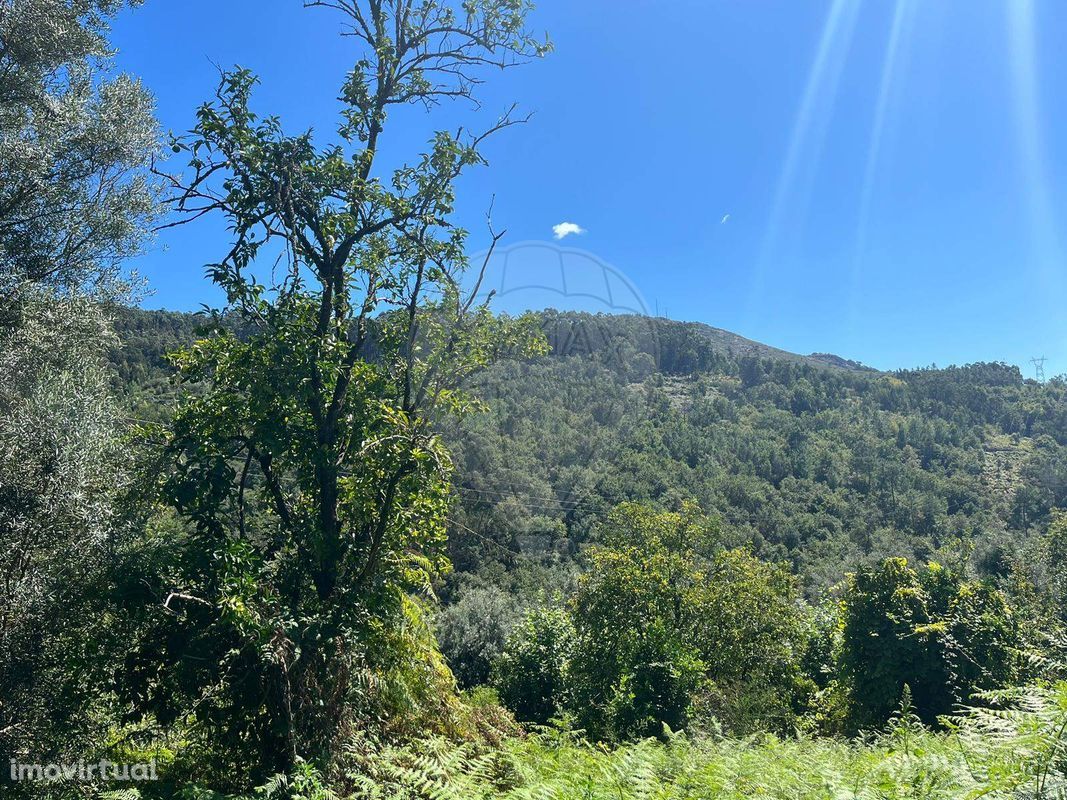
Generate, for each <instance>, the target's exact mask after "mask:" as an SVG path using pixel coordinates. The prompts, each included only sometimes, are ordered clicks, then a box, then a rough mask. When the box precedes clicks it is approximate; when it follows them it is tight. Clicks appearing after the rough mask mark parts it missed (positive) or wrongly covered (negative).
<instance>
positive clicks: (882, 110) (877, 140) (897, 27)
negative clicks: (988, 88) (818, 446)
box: [849, 0, 917, 318]
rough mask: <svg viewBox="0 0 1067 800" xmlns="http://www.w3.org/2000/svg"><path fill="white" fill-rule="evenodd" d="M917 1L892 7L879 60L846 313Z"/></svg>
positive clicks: (857, 276) (860, 262) (852, 310)
mask: <svg viewBox="0 0 1067 800" xmlns="http://www.w3.org/2000/svg"><path fill="white" fill-rule="evenodd" d="M916 9H917V4H916V2H915V0H897V2H896V5H895V7H894V9H893V21H892V24H891V25H890V29H889V39H888V41H887V43H886V49H885V59H884V61H883V62H882V76H881V79H880V81H879V85H878V99H877V101H876V103H875V109H874V120H873V122H872V124H871V143H870V147H869V148H868V150H867V164H866V166H865V167H864V170H863V183H862V185H861V188H860V200H859V209H858V212H857V225H856V241H855V252H854V254H853V259H852V274H851V280H850V281H849V289H850V291H849V314H850V317H852V318H854V317H855V314H856V296H857V293H858V291H859V279H860V274H861V271H862V265H863V260H864V258H865V257H866V255H867V240H868V235H869V232H870V217H871V202H872V200H873V198H874V188H875V183H876V180H877V177H878V168H879V165H880V163H881V157H882V143H883V141H884V139H885V134H886V128H887V126H888V122H889V110H890V101H891V100H892V98H893V97H894V91H893V90H894V85H895V83H896V79H897V75H898V74H899V72H900V66H901V64H902V63H903V61H904V58H903V56H904V50H905V48H906V43H907V42H908V41H909V39H910V37H909V34H910V32H911V29H912V25H913V23H914V20H915V12H916Z"/></svg>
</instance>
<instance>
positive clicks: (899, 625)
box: [839, 558, 1018, 730]
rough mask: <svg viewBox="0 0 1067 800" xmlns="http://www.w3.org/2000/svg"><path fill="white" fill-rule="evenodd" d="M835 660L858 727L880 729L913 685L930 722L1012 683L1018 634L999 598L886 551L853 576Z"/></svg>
mask: <svg viewBox="0 0 1067 800" xmlns="http://www.w3.org/2000/svg"><path fill="white" fill-rule="evenodd" d="M842 603H843V606H842V607H843V630H842V641H841V651H840V655H839V667H840V669H841V671H842V676H843V678H844V681H845V685H846V686H847V687H848V691H849V714H850V716H851V725H852V729H853V730H859V729H861V728H872V727H879V726H881V725H883V724H885V722H886V721H887V720H888V719H889V718H890V716H891V715H892V714H893V712H894V710H895V709H896V708H897V707H898V706H899V705H900V698H901V696H902V693H903V691H904V687H905V685H907V686H908V687H910V691H911V695H912V698H913V701H914V703H915V710H916V713H918V715H919V717H920V718H921V719H922V720H923V721H924V722H926V723H927V724H933V723H936V722H937V719H938V717H939V716H941V715H944V714H949V713H951V712H952V711H953V710H954V708H955V706H957V705H958V704H961V703H964V702H967V701H969V700H970V699H971V696H972V695H973V694H974V692H975V691H978V690H983V689H994V688H998V687H1001V686H1004V685H1007V684H1008V683H1009V682H1010V680H1011V679H1012V677H1013V675H1014V669H1015V653H1016V651H1017V648H1018V637H1017V634H1016V630H1015V624H1014V620H1013V618H1012V613H1011V610H1010V609H1009V607H1008V605H1007V603H1006V601H1005V599H1004V597H1003V595H1002V594H1001V593H1000V592H999V591H997V590H996V589H993V588H991V587H989V586H988V585H986V584H982V583H977V582H969V581H965V580H963V579H962V578H961V577H960V576H959V575H958V574H956V573H954V572H952V571H950V570H947V569H945V568H944V567H941V566H940V565H938V564H928V565H927V566H926V567H925V568H923V569H922V570H919V571H916V570H914V569H912V568H911V567H909V566H908V564H907V561H906V560H905V559H903V558H890V559H886V560H885V561H883V562H882V563H881V564H880V565H878V566H868V567H864V568H863V569H860V570H859V571H857V572H856V573H855V574H854V575H852V576H850V578H849V582H848V587H847V589H846V592H845V596H844V599H843V601H842Z"/></svg>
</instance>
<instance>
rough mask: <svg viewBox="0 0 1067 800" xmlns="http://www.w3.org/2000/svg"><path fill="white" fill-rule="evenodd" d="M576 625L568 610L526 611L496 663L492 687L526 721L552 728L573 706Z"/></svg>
mask: <svg viewBox="0 0 1067 800" xmlns="http://www.w3.org/2000/svg"><path fill="white" fill-rule="evenodd" d="M574 644H575V632H574V623H573V622H572V621H571V618H570V614H568V613H567V610H566V609H565V608H562V607H559V606H546V607H542V608H532V609H530V610H529V611H527V612H526V616H525V617H524V618H523V620H522V622H520V623H519V624H518V625H517V626H516V627H515V630H513V631H512V633H511V635H510V636H509V637H508V639H507V641H506V642H505V644H504V650H503V652H502V653H501V654H500V657H499V658H498V659H497V660H496V662H495V663H494V664H493V684H494V685H495V686H496V688H497V691H498V692H499V693H500V699H501V700H502V701H503V703H504V705H505V706H507V707H508V708H509V709H511V710H512V711H513V712H514V714H515V716H516V718H517V719H519V720H520V721H522V722H536V723H538V724H541V725H544V724H547V723H548V721H549V720H551V719H552V718H553V717H558V716H560V715H561V714H562V713H563V711H564V710H565V709H566V708H567V706H568V700H569V695H568V690H569V688H570V664H571V657H572V655H573V651H574Z"/></svg>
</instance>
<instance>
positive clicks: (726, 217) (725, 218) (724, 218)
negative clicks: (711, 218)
mask: <svg viewBox="0 0 1067 800" xmlns="http://www.w3.org/2000/svg"><path fill="white" fill-rule="evenodd" d="M729 221H730V215H729V214H723V215H722V219H721V220H719V224H720V225H725V224H726V223H727V222H729Z"/></svg>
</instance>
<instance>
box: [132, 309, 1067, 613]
mask: <svg viewBox="0 0 1067 800" xmlns="http://www.w3.org/2000/svg"><path fill="white" fill-rule="evenodd" d="M540 317H541V322H542V327H543V329H544V331H545V334H546V336H547V338H548V340H549V342H550V344H551V346H552V354H551V355H550V356H549V357H547V358H543V359H538V360H534V361H528V362H517V361H505V362H502V363H499V364H497V365H495V366H493V367H492V368H491V369H490V370H488V371H487V372H486V373H485V374H483V375H482V376H481V377H480V379H479V381H478V384H477V386H475V387H473V388H474V391H475V392H476V393H477V394H478V395H479V396H481V397H482V398H483V399H485V401H486V403H487V406H488V410H487V411H486V412H485V413H482V414H476V415H473V416H471V417H468V418H465V419H463V420H460V421H457V422H454V423H452V424H450V425H449V427H448V428H447V429H446V430H444V431H443V433H444V435H445V436H446V438H447V439H448V441H449V444H450V448H451V451H452V453H453V456H454V459H455V462H456V465H457V472H456V491H457V496H458V500H457V506H456V508H455V510H454V513H453V515H452V519H453V523H454V530H453V535H452V537H451V541H450V548H451V555H452V559H453V562H454V564H455V566H456V569H457V572H458V574H459V576H460V577H456V578H453V579H452V580H451V582H450V584H449V585H447V586H445V587H443V589H444V594H445V596H446V597H447V596H448V595H449V592H450V591H451V588H450V587H452V586H453V585H458V584H459V583H462V582H463V581H466V580H474V579H475V577H476V576H478V575H481V576H483V578H484V579H485V580H490V579H489V578H485V577H484V576H486V575H490V574H493V575H496V577H494V578H492V579H491V580H492V581H496V582H499V581H501V580H517V578H515V577H514V576H515V575H516V574H522V575H527V576H529V575H532V574H537V575H538V576H539V577H538V578H537V579H536V581H535V582H540V583H541V584H543V585H551V584H552V582H553V581H561V580H565V579H566V575H568V574H569V570H570V565H572V564H573V563H574V561H575V559H576V558H578V557H579V556H580V553H581V551H582V549H583V547H584V546H585V545H586V543H588V542H589V541H590V540H591V538H593V537H595V531H596V526H597V523H598V521H599V520H601V519H603V517H604V515H605V514H606V513H607V512H608V510H609V509H611V508H612V507H613V506H614V505H615V504H617V503H619V502H622V501H625V500H642V501H647V502H651V503H655V504H659V505H662V506H667V507H672V506H678V505H680V504H682V503H684V502H694V503H696V504H697V505H699V506H700V507H702V508H703V509H704V510H705V511H707V512H709V513H711V514H714V515H717V516H718V517H719V518H720V519H722V520H723V522H724V523H725V527H726V530H727V531H728V535H729V536H730V537H731V539H732V541H733V542H734V543H737V544H742V545H746V546H748V547H750V548H751V549H753V550H754V551H755V552H756V553H758V554H759V555H761V556H763V557H764V558H768V559H774V560H784V561H787V562H788V563H789V564H790V566H791V568H792V569H793V570H794V571H795V572H796V573H797V574H798V575H800V576H801V578H802V580H803V583H804V585H805V586H806V587H807V590H808V591H809V593H812V594H817V593H819V592H821V591H822V590H823V589H824V588H825V587H827V586H829V585H831V584H833V583H835V582H837V581H838V580H840V578H841V576H842V575H843V574H844V572H845V571H847V570H849V569H853V568H855V566H856V565H857V564H860V563H862V562H864V561H865V560H870V559H874V558H879V557H883V556H887V555H905V556H909V557H911V558H915V559H934V558H936V559H940V560H943V561H949V562H963V561H970V562H971V563H972V565H974V566H975V567H976V568H977V569H978V570H979V571H980V572H982V573H983V574H987V575H991V576H997V575H1003V574H1005V573H1006V571H1007V570H1008V568H1009V565H1010V561H1011V556H1012V553H1014V552H1015V551H1017V550H1018V549H1019V548H1020V547H1023V546H1024V545H1025V542H1026V541H1027V539H1028V537H1029V536H1031V535H1032V533H1033V532H1034V531H1037V530H1040V529H1042V528H1043V526H1044V525H1045V524H1046V522H1047V520H1048V519H1049V516H1050V513H1051V511H1052V509H1054V508H1056V507H1061V506H1063V505H1064V504H1065V503H1067V402H1065V400H1067V386H1065V384H1064V383H1063V382H1062V381H1061V380H1053V381H1049V382H1048V383H1045V384H1039V383H1037V382H1035V381H1032V380H1025V379H1024V378H1023V377H1022V375H1021V373H1020V372H1019V370H1018V368H1016V367H1012V366H1008V365H1004V364H973V365H968V366H964V367H950V368H947V369H919V370H901V371H897V372H892V373H883V372H877V371H874V370H871V369H869V368H866V367H864V366H863V365H861V364H858V363H856V362H852V361H848V360H845V359H843V358H839V357H837V356H831V355H826V354H812V355H810V356H801V355H797V354H794V353H788V352H786V351H783V350H779V349H777V348H773V347H770V346H768V345H764V344H760V343H758V342H753V341H751V340H748V339H745V338H743V337H740V336H737V335H736V334H733V333H730V332H728V331H724V330H720V329H717V328H713V327H710V326H707V325H702V324H698V323H683V322H675V321H670V320H664V319H653V318H648V317H638V316H609V315H589V314H575V313H562V312H554V311H547V312H543V313H542V314H541V315H540ZM198 324H199V321H198V318H197V317H196V316H195V315H189V314H175V313H171V312H149V311H140V310H124V311H121V312H120V313H119V314H118V316H117V319H116V330H117V333H118V338H119V340H120V342H121V345H120V346H117V347H116V348H115V350H114V352H113V363H114V367H115V382H116V385H117V386H118V387H120V389H121V391H122V392H124V393H125V395H126V396H127V398H128V400H129V403H130V406H131V409H132V412H131V413H132V414H133V415H134V416H137V417H138V418H152V419H158V418H162V417H164V416H165V414H166V407H167V405H168V404H170V403H171V402H173V400H174V397H175V388H174V386H173V385H172V384H171V383H170V380H169V367H168V366H167V364H166V360H165V358H164V354H165V352H166V351H168V350H170V349H173V348H174V347H176V346H178V345H181V344H183V343H185V342H188V341H191V340H192V338H193V337H194V335H195V330H196V327H197V325H198ZM464 575H466V576H467V577H463V576H464ZM501 576H511V577H501ZM551 576H556V577H551ZM483 578H479V580H482V579H483ZM524 580H525V578H524Z"/></svg>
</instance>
